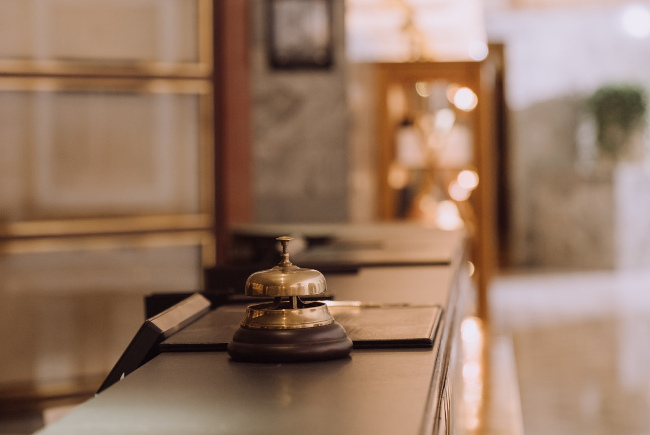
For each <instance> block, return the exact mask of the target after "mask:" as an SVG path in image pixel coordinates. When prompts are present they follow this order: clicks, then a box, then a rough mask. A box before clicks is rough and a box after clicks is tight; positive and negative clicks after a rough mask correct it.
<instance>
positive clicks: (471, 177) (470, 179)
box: [457, 169, 478, 190]
mask: <svg viewBox="0 0 650 435" xmlns="http://www.w3.org/2000/svg"><path fill="white" fill-rule="evenodd" d="M457 179H458V184H460V185H461V186H462V187H464V188H465V189H468V190H473V189H476V187H477V186H478V174H477V173H476V172H474V171H471V170H469V169H464V170H462V171H460V173H459V174H458V178H457Z"/></svg>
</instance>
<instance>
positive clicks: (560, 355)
mask: <svg viewBox="0 0 650 435" xmlns="http://www.w3.org/2000/svg"><path fill="white" fill-rule="evenodd" d="M649 70H650V3H648V2H636V3H630V2H626V1H619V0H599V1H585V0H568V1H567V0H565V1H556V0H483V1H481V0H455V1H451V0H220V1H217V2H213V1H210V0H129V1H115V0H110V1H109V0H85V1H83V0H2V1H1V2H0V325H1V327H0V349H1V350H0V402H1V403H2V406H1V407H0V408H2V409H1V410H0V414H1V415H0V433H30V432H31V431H33V430H35V429H37V428H38V427H40V426H42V425H43V424H44V420H43V414H42V411H43V409H47V408H49V407H51V406H54V405H56V406H60V405H65V404H68V403H76V402H78V401H79V400H82V399H84V398H87V397H89V396H90V395H92V393H93V392H94V391H95V390H96V388H97V387H98V386H99V384H100V383H101V381H102V380H103V379H104V377H105V376H106V374H107V373H108V371H109V370H110V368H111V367H112V366H113V364H114V363H115V361H116V360H117V358H118V357H119V355H120V354H121V353H122V351H123V350H124V348H125V347H126V345H127V344H128V343H129V341H130V339H131V338H132V336H133V334H134V333H135V332H136V331H137V328H138V327H139V325H140V324H141V323H142V321H143V319H144V308H143V297H144V296H145V295H147V294H151V293H165V292H182V291H194V290H198V289H203V288H205V283H204V271H205V270H206V269H207V268H210V267H213V266H215V265H228V264H229V263H231V262H232V260H233V256H236V255H240V254H241V253H238V254H237V253H235V254H233V249H234V248H236V247H234V246H233V234H236V232H237V229H238V228H242V227H246V226H251V225H258V224H259V225H263V224H276V223H282V224H286V223H289V224H290V223H296V224H298V223H301V224H304V223H307V224H309V223H313V224H321V223H327V224H331V223H356V224H358V223H364V222H376V221H399V220H402V221H414V222H420V223H422V224H424V225H428V226H434V227H437V228H441V229H443V230H454V229H460V228H464V229H465V230H466V231H467V233H468V235H469V237H470V245H471V250H470V252H471V256H472V262H473V264H474V265H475V267H476V273H475V280H476V285H477V288H478V295H479V297H478V305H477V314H478V315H479V317H480V318H481V319H482V322H483V324H484V325H485V327H486V331H488V335H489V337H491V340H492V341H491V343H493V346H492V348H491V349H493V351H494V352H493V356H494V367H496V370H497V371H499V368H500V369H501V373H502V375H499V376H504V378H503V379H505V380H504V381H503V382H506V383H507V385H510V386H511V387H512V388H511V390H509V391H513V393H512V394H511V395H510V396H509V399H508V400H509V402H508V403H510V404H511V407H514V409H515V411H513V412H514V414H516V415H518V416H520V417H517V418H515V420H516V422H515V423H514V424H513V425H512V427H510V428H509V429H508V430H509V431H511V432H512V433H522V432H523V431H524V430H525V432H526V433H530V434H537V433H540V434H541V433H554V434H562V433H581V432H585V433H586V432H587V431H588V432H589V433H603V434H605V433H618V434H623V433H630V434H638V433H649V432H650V421H649V420H650V418H649V417H647V416H646V415H645V413H644V410H645V409H647V405H648V401H649V399H650V396H649V393H650V389H649V388H648V381H649V380H650V379H649V375H648V373H647V370H646V369H645V368H646V367H648V363H650V352H649V349H650V348H649V347H648V344H647V343H645V338H646V337H647V333H646V332H647V331H648V330H649V328H650V325H649V324H648V322H647V320H646V319H647V318H648V316H646V314H647V313H648V311H649V310H648V307H649V306H650V300H649V296H647V294H648V293H649V292H650V273H648V272H647V271H648V266H650V225H648V224H647V222H649V221H650V219H649V217H650V189H648V187H650V170H649V169H648V147H649V143H648V137H647V132H646V124H647V122H646V118H647V111H646V103H647V100H646V90H647V89H648V87H649V86H650V75H649V74H648V71H649ZM494 367H493V368H494ZM495 376H497V375H495ZM495 379H502V378H498V377H496V378H495ZM495 382H496V381H495ZM488 420H489V417H486V422H484V424H483V426H485V427H487V426H489V424H488V423H489V421H488ZM491 424H493V425H497V423H495V422H492V423H491ZM473 429H477V430H478V429H481V427H479V426H478V425H475V426H474V427H473ZM497 433H499V432H497ZM500 433H508V432H506V431H505V429H503V430H502V431H501V432H500Z"/></svg>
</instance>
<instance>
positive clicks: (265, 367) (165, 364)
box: [42, 230, 470, 435]
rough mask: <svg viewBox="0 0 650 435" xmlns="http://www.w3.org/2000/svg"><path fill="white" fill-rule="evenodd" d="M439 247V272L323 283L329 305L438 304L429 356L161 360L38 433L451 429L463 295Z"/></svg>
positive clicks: (454, 248) (190, 356) (454, 263)
mask: <svg viewBox="0 0 650 435" xmlns="http://www.w3.org/2000/svg"><path fill="white" fill-rule="evenodd" d="M433 235H434V233H430V232H427V231H426V230H423V231H422V236H423V237H432V236H433ZM446 236H449V234H447V235H446ZM445 243H447V246H446V248H445V249H446V250H447V251H448V252H449V253H450V261H449V262H448V263H447V264H440V263H436V264H433V265H419V266H412V265H411V266H404V265H399V264H394V265H392V266H374V267H372V266H368V267H361V268H360V269H359V271H358V273H356V274H339V275H337V274H334V275H327V274H326V279H327V284H328V289H329V291H331V292H332V293H333V294H334V295H335V299H336V300H358V301H365V302H377V303H406V304H423V303H427V304H439V305H440V306H441V307H442V308H443V314H442V320H441V322H440V325H439V327H438V330H437V333H436V336H435V340H434V345H433V347H432V348H425V349H421V348H420V349H415V348H413V349H354V350H353V351H352V353H351V356H350V357H349V358H345V359H340V360H334V361H324V362H312V363H297V364H255V363H241V362H234V361H232V360H230V358H229V357H228V355H227V353H225V352H173V353H162V354H160V355H159V356H157V357H156V358H154V359H153V360H151V361H150V362H148V363H147V364H145V365H144V366H143V367H141V368H140V369H138V370H136V371H135V372H134V373H132V374H131V375H129V376H127V377H126V378H125V379H123V380H122V381H120V382H118V383H117V384H115V385H113V386H112V387H110V388H108V389H107V390H105V391H104V392H102V393H101V394H99V395H97V396H96V397H95V398H93V399H91V400H89V401H88V402H86V403H84V404H82V405H81V406H80V407H79V408H77V409H76V410H75V411H73V412H72V413H71V414H69V415H68V416H67V417H65V418H64V419H63V420H61V421H60V422H58V423H56V424H54V425H52V426H50V427H48V428H46V429H45V430H44V431H43V432H42V433H43V434H50V435H53V434H66V435H74V434H89V433H92V434H100V435H101V434H127V433H143V434H149V433H151V434H183V435H192V434H206V433H210V434H267V433H282V434H307V433H309V434H321V433H322V434H374V435H376V434H400V435H401V434H432V433H436V434H438V433H441V431H443V430H445V428H446V427H447V425H449V424H453V422H452V421H450V418H451V415H452V413H451V410H450V408H449V403H452V401H451V400H450V398H449V394H451V391H452V390H451V387H452V385H451V384H452V382H451V381H447V380H450V379H454V378H455V377H450V373H449V370H448V369H449V367H450V364H449V362H450V359H451V358H452V357H453V354H454V352H455V350H454V349H455V348H454V346H455V339H456V338H457V337H458V329H459V320H460V313H461V311H460V310H462V309H464V308H463V301H464V300H465V296H464V295H465V294H466V293H467V292H468V291H469V290H470V288H469V284H468V281H467V280H466V278H465V277H466V267H465V265H464V260H463V256H462V253H463V252H462V246H463V238H462V234H457V235H456V236H455V237H447V239H446V242H445ZM439 248H440V246H438V247H437V249H439Z"/></svg>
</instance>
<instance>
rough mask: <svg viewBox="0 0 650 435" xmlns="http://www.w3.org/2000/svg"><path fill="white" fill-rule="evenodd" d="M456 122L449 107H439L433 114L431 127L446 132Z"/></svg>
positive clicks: (439, 131)
mask: <svg viewBox="0 0 650 435" xmlns="http://www.w3.org/2000/svg"><path fill="white" fill-rule="evenodd" d="M454 122H456V115H455V114H454V111H453V110H451V109H440V110H438V111H437V112H436V114H435V119H434V121H433V128H434V130H435V131H436V132H438V133H448V132H449V131H450V130H451V128H452V127H453V126H454Z"/></svg>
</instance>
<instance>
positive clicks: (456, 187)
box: [447, 181, 472, 201]
mask: <svg viewBox="0 0 650 435" xmlns="http://www.w3.org/2000/svg"><path fill="white" fill-rule="evenodd" d="M447 192H448V193H449V197H450V198H451V199H453V200H454V201H466V200H467V199H469V197H470V195H471V194H472V191H471V190H470V189H467V188H466V187H463V186H462V185H461V184H460V183H459V182H458V181H452V182H451V183H450V184H449V188H447Z"/></svg>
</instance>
